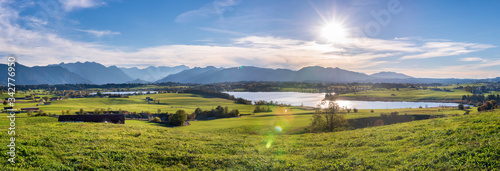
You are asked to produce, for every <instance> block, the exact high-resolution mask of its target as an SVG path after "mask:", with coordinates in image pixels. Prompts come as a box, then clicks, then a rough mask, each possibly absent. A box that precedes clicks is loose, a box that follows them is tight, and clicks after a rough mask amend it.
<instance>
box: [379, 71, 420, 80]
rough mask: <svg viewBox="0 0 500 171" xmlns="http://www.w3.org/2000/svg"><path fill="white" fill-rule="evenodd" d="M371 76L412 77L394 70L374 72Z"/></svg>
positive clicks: (387, 77)
mask: <svg viewBox="0 0 500 171" xmlns="http://www.w3.org/2000/svg"><path fill="white" fill-rule="evenodd" d="M370 76H372V77H377V78H386V79H408V78H413V77H410V76H408V75H405V74H401V73H396V72H388V71H383V72H379V73H375V74H372V75H370Z"/></svg>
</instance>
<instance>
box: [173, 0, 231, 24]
mask: <svg viewBox="0 0 500 171" xmlns="http://www.w3.org/2000/svg"><path fill="white" fill-rule="evenodd" d="M239 3H240V0H215V1H212V2H211V3H207V4H205V5H203V6H201V7H200V8H198V9H196V10H192V11H187V12H184V13H182V14H180V15H178V16H177V17H176V18H175V22H180V23H182V22H189V21H192V20H195V19H198V18H206V17H211V16H217V15H218V17H219V19H221V20H222V19H223V18H224V16H223V15H224V13H225V12H226V11H229V10H231V9H232V7H233V6H235V5H238V4H239Z"/></svg>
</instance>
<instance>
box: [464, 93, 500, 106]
mask: <svg viewBox="0 0 500 171" xmlns="http://www.w3.org/2000/svg"><path fill="white" fill-rule="evenodd" d="M491 100H495V101H497V102H498V101H500V95H499V94H497V95H493V94H489V95H487V96H485V95H483V94H473V95H463V96H462V101H465V102H467V103H468V104H470V105H476V106H480V105H477V104H478V103H484V102H486V101H491Z"/></svg>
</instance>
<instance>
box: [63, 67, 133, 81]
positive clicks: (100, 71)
mask: <svg viewBox="0 0 500 171" xmlns="http://www.w3.org/2000/svg"><path fill="white" fill-rule="evenodd" d="M58 66H61V67H63V68H66V69H68V70H69V71H71V72H73V73H75V74H78V75H79V76H81V77H83V78H85V79H88V80H90V81H91V82H92V83H94V84H107V83H126V82H129V81H132V80H134V79H132V78H131V77H130V76H128V75H127V74H125V72H123V71H122V70H121V69H119V68H118V67H116V66H110V67H106V66H104V65H102V64H100V63H96V62H84V63H81V62H76V63H60V64H58Z"/></svg>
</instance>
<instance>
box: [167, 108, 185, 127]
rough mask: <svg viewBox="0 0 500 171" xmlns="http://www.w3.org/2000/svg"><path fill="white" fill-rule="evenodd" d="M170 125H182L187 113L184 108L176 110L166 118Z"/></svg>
mask: <svg viewBox="0 0 500 171" xmlns="http://www.w3.org/2000/svg"><path fill="white" fill-rule="evenodd" d="M168 120H169V122H170V125H172V126H181V125H184V122H186V120H187V114H186V111H184V110H177V111H176V112H175V114H173V115H171V116H170V117H169V118H168Z"/></svg>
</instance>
